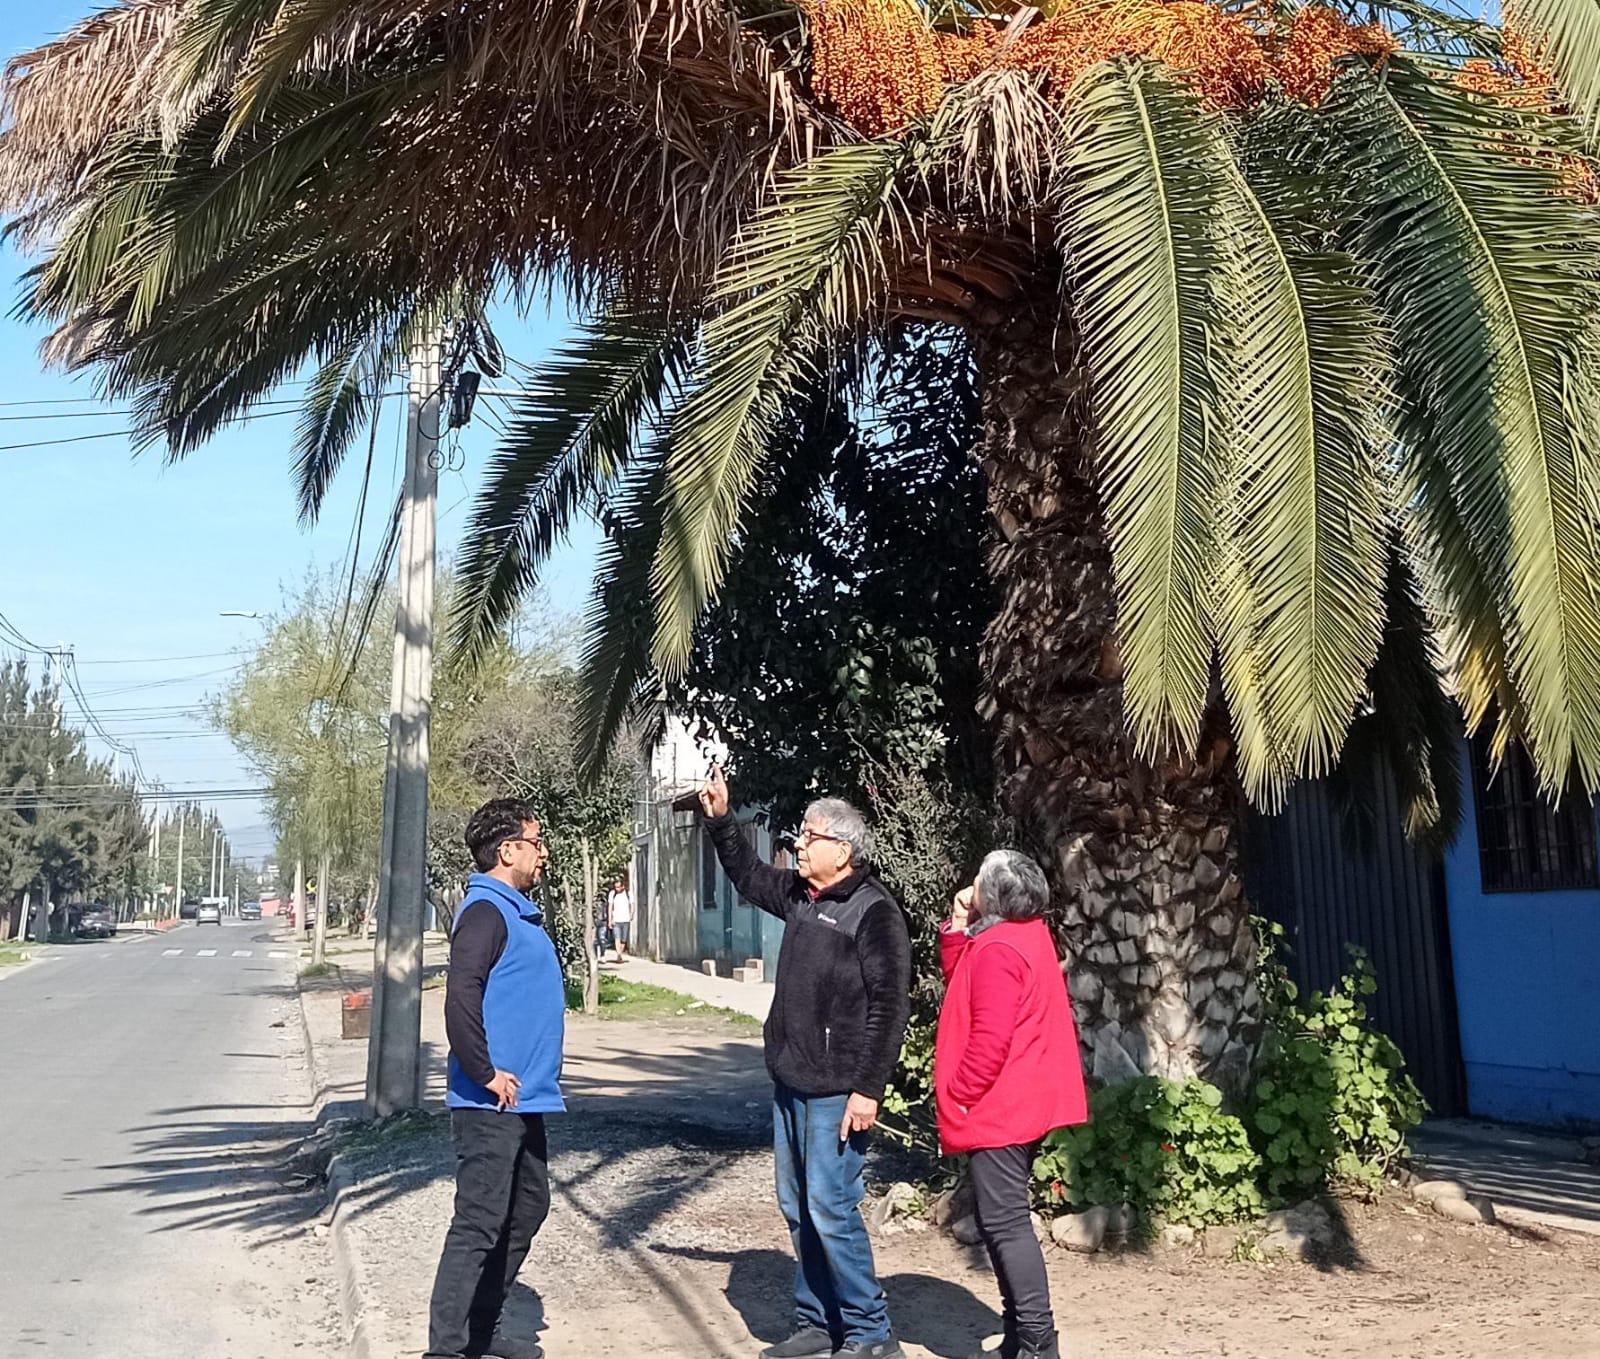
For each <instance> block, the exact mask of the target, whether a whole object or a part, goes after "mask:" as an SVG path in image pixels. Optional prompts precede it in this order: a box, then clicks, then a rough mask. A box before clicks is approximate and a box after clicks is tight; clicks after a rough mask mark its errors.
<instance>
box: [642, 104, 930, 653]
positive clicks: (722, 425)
mask: <svg viewBox="0 0 1600 1359" xmlns="http://www.w3.org/2000/svg"><path fill="white" fill-rule="evenodd" d="M926 147H927V143H926V135H925V132H918V131H913V132H912V133H911V134H910V135H908V136H907V137H906V138H904V139H903V140H892V139H886V140H882V141H873V142H862V143H856V144H853V145H847V146H840V147H835V148H833V149H832V150H828V151H824V152H822V153H820V154H818V155H817V156H815V157H813V158H812V159H810V160H809V161H807V162H806V163H805V164H804V165H802V166H801V167H800V168H799V169H797V170H795V171H793V172H791V173H790V174H789V175H787V176H785V177H784V179H783V180H782V182H781V184H780V187H779V190H778V194H777V196H776V198H775V200H774V201H773V202H772V203H771V204H770V205H769V206H768V207H767V208H766V209H765V210H764V211H763V212H762V213H761V214H760V215H759V216H758V217H757V218H756V220H755V221H754V222H753V223H752V224H751V226H750V228H749V230H748V232H747V233H746V234H745V236H744V237H743V239H741V240H740V242H739V243H738V245H737V247H736V248H735V249H734V251H733V253H732V255H731V256H730V257H729V259H728V261H727V262H726V264H725V265H724V267H723V269H722V271H721V273H720V275H719V277H718V280H717V283H716V286H715V289H714V291H713V296H712V301H713V303H714V304H720V306H721V308H722V309H721V310H720V311H718V312H717V314H716V315H715V316H714V317H713V318H712V319H711V320H710V321H709V322H708V323H707V325H706V328H705V336H704V341H703V347H704V358H703V360H702V362H701V365H700V373H701V378H700V380H699V382H698V384H697V386H696V387H695V388H694V390H693V391H692V392H691V394H690V395H689V397H688V398H687V400H685V401H684V403H683V405H682V406H681V407H680V408H679V411H678V414H677V416H676V418H675V421H674V425H675V433H674V439H673V448H672V453H671V457H670V462H669V466H668V469H667V484H666V495H667V498H668V508H667V514H666V519H665V523H664V525H663V531H662V535H661V547H660V551H659V552H658V554H657V558H656V564H655V568H654V571H653V573H652V581H653V587H654V592H655V600H656V628H657V631H656V641H655V661H656V664H657V665H658V666H660V667H661V668H662V669H663V670H664V671H666V672H668V673H669V674H670V673H673V672H675V671H676V670H678V669H679V668H681V666H682V665H683V663H684V661H685V659H686V658H687V656H688V653H689V645H690V639H691V636H692V634H693V630H694V624H695V620H696V619H697V618H698V617H699V614H700V610H701V608H702V607H703V605H704V604H705V602H706V600H707V599H708V598H710V597H711V596H713V595H714V594H715V592H716V589H717V586H718V584H719V583H720V581H721V579H722V572H723V570H724V568H725V566H726V563H727V559H728V550H729V542H730V540H731V538H732V536H733V534H734V533H735V532H736V530H737V526H738V519H739V510H740V507H741V505H742V504H743V502H744V499H745V496H746V493H747V492H748V490H749V488H750V484H751V480H752V478H753V477H754V476H755V474H756V471H757V469H758V468H759V467H760V464H761V461H762V458H763V457H764V456H765V452H766V447H765V443H766V435H767V430H768V428H769V427H770V422H771V420H772V418H773V413H774V411H775V409H776V404H777V402H778V401H779V400H781V398H782V397H783V396H784V395H785V394H786V393H787V392H789V391H792V390H793V389H794V387H795V385H796V384H797V383H798V382H799V381H800V379H801V377H802V375H803V373H804V372H805V371H806V367H807V365H808V362H809V360H810V357H811V355H812V353H813V352H814V351H815V350H816V348H817V347H818V346H819V345H821V344H824V343H826V342H827V341H828V340H829V338H830V337H831V336H834V335H836V334H838V333H839V332H840V331H842V330H844V329H845V327H847V326H848V325H850V324H851V323H853V322H854V321H856V320H857V319H858V318H860V317H861V316H862V315H863V314H864V313H865V312H866V311H867V310H868V308H870V307H871V306H872V305H873V304H874V303H875V302H876V301H877V300H878V290H879V288H880V285H881V275H882V268H883V248H884V243H885V241H886V239H887V238H890V237H892V236H894V235H896V234H897V233H900V232H902V231H904V230H905V225H904V224H905V220H906V217H907V215H908V214H907V208H906V205H905V202H904V200H903V199H902V197H901V194H900V188H899V184H900V180H901V178H902V177H903V176H904V175H905V174H906V173H907V172H908V170H910V169H911V168H912V166H913V165H914V164H916V163H918V161H919V160H921V159H922V158H923V157H924V156H925V152H926Z"/></svg>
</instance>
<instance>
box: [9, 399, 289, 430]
mask: <svg viewBox="0 0 1600 1359" xmlns="http://www.w3.org/2000/svg"><path fill="white" fill-rule="evenodd" d="M5 404H6V403H5V402H0V406H4V405H5ZM300 404H301V403H300V402H299V401H298V400H281V401H257V402H255V403H254V404H253V405H251V406H250V407H249V408H248V410H247V411H245V412H243V413H242V415H241V418H246V419H247V418H248V417H249V414H250V413H251V412H254V411H262V412H263V413H265V412H266V411H267V410H271V409H274V408H277V407H283V406H290V407H293V408H294V409H295V410H299V409H300ZM138 414H139V412H138V411H136V410H133V409H131V408H128V407H122V406H108V407H107V408H106V409H105V410H101V411H41V412H40V413H38V414H36V415H0V422H5V423H15V422H17V421H26V420H31V421H33V422H34V423H35V424H39V423H42V422H44V421H47V420H109V419H110V418H111V417H112V416H122V417H127V416H130V415H138Z"/></svg>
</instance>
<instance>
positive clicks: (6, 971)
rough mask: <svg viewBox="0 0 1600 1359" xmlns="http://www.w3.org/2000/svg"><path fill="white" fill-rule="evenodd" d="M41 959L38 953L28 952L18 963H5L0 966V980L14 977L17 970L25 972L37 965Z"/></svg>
mask: <svg viewBox="0 0 1600 1359" xmlns="http://www.w3.org/2000/svg"><path fill="white" fill-rule="evenodd" d="M43 961H44V959H43V958H41V957H40V956H39V955H38V954H29V956H28V957H26V958H24V959H23V960H22V961H21V962H20V963H7V964H6V966H4V967H0V981H4V980H5V979H6V978H7V977H14V976H16V975H17V973H19V972H26V971H27V970H28V969H29V968H30V967H37V966H38V965H39V964H40V963H42V962H43Z"/></svg>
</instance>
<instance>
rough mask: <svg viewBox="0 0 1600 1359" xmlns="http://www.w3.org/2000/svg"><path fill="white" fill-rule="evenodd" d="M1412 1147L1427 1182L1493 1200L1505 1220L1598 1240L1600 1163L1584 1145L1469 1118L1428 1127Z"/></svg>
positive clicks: (1420, 1130) (1415, 1137)
mask: <svg viewBox="0 0 1600 1359" xmlns="http://www.w3.org/2000/svg"><path fill="white" fill-rule="evenodd" d="M1410 1141H1411V1147H1412V1150H1413V1151H1414V1152H1415V1153H1416V1158H1417V1159H1418V1160H1419V1161H1421V1162H1422V1164H1423V1165H1424V1166H1425V1167H1426V1168H1427V1177H1428V1178H1430V1179H1449V1180H1459V1181H1461V1183H1462V1184H1464V1185H1466V1186H1467V1188H1468V1189H1469V1190H1470V1191H1472V1192H1473V1193H1477V1194H1487V1195H1488V1196H1489V1198H1491V1199H1492V1200H1493V1201H1494V1209H1495V1214H1496V1215H1497V1216H1498V1217H1499V1218H1500V1220H1501V1221H1503V1222H1509V1223H1511V1224H1513V1225H1516V1226H1524V1227H1535V1226H1536V1227H1555V1228H1558V1229H1561V1230H1563V1231H1572V1232H1588V1233H1590V1234H1591V1235H1594V1236H1600V1165H1595V1164H1593V1163H1592V1162H1590V1161H1588V1160H1586V1159H1585V1147H1584V1144H1583V1143H1581V1142H1579V1141H1577V1140H1575V1139H1573V1138H1566V1137H1558V1136H1553V1135H1551V1134H1548V1133H1538V1132H1532V1131H1530V1130H1528V1129H1526V1128H1517V1127H1512V1126H1510V1125H1508V1124H1504V1123H1485V1122H1480V1121H1478V1120H1476V1119H1466V1118H1441V1119H1435V1120H1432V1121H1430V1122H1427V1123H1424V1124H1423V1125H1422V1126H1421V1127H1420V1128H1418V1129H1416V1130H1415V1131H1414V1132H1413V1133H1412V1134H1411V1137H1410Z"/></svg>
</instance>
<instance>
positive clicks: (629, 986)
mask: <svg viewBox="0 0 1600 1359" xmlns="http://www.w3.org/2000/svg"><path fill="white" fill-rule="evenodd" d="M567 1008H568V1009H569V1010H581V1009H583V985H582V983H580V982H572V981H569V982H568V983H567ZM690 1017H695V1018H701V1019H716V1020H720V1021H722V1022H724V1023H728V1024H738V1025H742V1026H744V1027H746V1028H752V1027H753V1028H759V1027H760V1026H761V1021H760V1020H759V1019H757V1018H755V1016H754V1015H747V1014H741V1013H740V1012H739V1011H738V1010H726V1009H723V1008H722V1007H721V1006H718V1005H706V1004H703V1003H701V1002H698V1001H696V1000H695V998H694V997H693V996H686V995H684V994H683V993H682V992H680V991H669V990H668V989H667V988H666V987H665V986H654V985H652V984H651V983H650V982H631V981H623V979H622V978H621V977H615V976H613V975H612V974H611V973H609V972H606V973H602V974H601V977H600V1018H602V1019H687V1018H690Z"/></svg>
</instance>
